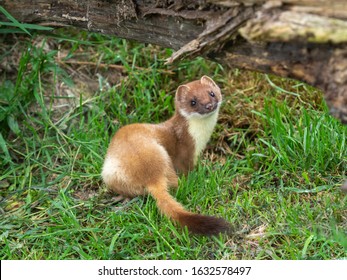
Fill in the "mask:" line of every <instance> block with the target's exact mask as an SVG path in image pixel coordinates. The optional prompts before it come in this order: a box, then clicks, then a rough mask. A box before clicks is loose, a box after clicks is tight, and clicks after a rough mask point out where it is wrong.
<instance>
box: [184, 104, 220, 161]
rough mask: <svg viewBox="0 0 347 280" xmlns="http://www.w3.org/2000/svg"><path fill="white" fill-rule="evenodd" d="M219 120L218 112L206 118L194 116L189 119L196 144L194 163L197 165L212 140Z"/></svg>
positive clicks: (190, 132) (190, 129)
mask: <svg viewBox="0 0 347 280" xmlns="http://www.w3.org/2000/svg"><path fill="white" fill-rule="evenodd" d="M217 118H218V110H216V111H215V112H214V113H213V114H211V115H209V116H206V117H202V116H201V115H194V116H190V117H189V118H188V131H189V134H190V135H191V136H192V138H193V139H194V142H195V153H194V163H196V161H197V159H198V156H199V155H200V153H201V152H202V150H203V149H205V147H206V144H207V142H208V141H209V140H210V137H211V134H212V132H213V129H214V127H215V125H216V123H217Z"/></svg>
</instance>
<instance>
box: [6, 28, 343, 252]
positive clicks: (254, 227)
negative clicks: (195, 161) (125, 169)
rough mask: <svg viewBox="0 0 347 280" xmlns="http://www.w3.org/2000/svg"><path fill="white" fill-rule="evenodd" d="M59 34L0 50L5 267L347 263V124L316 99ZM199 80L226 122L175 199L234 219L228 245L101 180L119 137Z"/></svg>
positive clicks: (299, 90)
mask: <svg viewBox="0 0 347 280" xmlns="http://www.w3.org/2000/svg"><path fill="white" fill-rule="evenodd" d="M67 34H68V35H67ZM20 36H21V35H20ZM52 37H53V36H51V38H47V37H46V38H43V37H41V36H37V35H33V37H31V38H28V37H25V36H24V35H23V37H20V38H16V37H11V36H10V35H4V36H3V38H2V41H1V42H0V45H1V47H2V49H3V50H4V51H5V52H3V53H7V54H9V53H11V54H12V55H13V57H14V59H13V61H18V63H17V64H16V63H14V64H13V65H9V66H12V68H14V69H15V71H12V72H11V71H2V72H0V73H1V84H0V122H1V126H0V212H1V219H0V257H1V259H342V258H347V237H346V233H347V232H346V228H347V210H346V202H347V197H346V196H345V195H344V194H343V193H342V192H341V191H340V190H339V186H340V185H341V184H342V182H343V181H344V180H345V179H346V171H347V148H346V147H347V143H346V134H347V127H346V126H343V125H341V124H340V123H339V122H338V121H337V120H335V119H334V118H332V117H331V116H329V114H328V113H327V109H326V108H325V104H324V102H323V101H322V98H321V94H320V93H319V92H317V90H315V89H313V88H311V87H308V86H307V85H304V84H302V83H299V82H295V81H289V80H285V79H279V78H276V77H268V76H264V75H260V74H255V73H250V72H245V71H241V70H233V71H229V70H227V69H223V68H222V67H221V66H220V65H217V64H215V63H211V62H208V61H205V60H203V59H202V58H198V59H195V60H192V61H182V62H180V63H179V64H176V65H172V66H164V63H163V62H164V59H165V58H166V57H167V56H168V55H170V53H171V51H170V50H166V49H161V48H158V47H153V46H150V45H149V46H144V45H142V44H137V43H134V42H127V41H124V40H120V39H116V38H110V37H105V36H101V35H98V34H88V33H85V32H77V31H74V30H66V29H65V30H62V31H58V32H56V33H55V34H54V38H52ZM11 40H12V41H11ZM16 40H23V41H24V42H25V46H24V47H20V46H19V45H18V44H17V45H16V44H12V43H15V42H16ZM9 42H12V43H9ZM21 46H23V45H22V44H21ZM16 56H17V57H16ZM1 59H2V61H6V59H8V57H5V56H2V57H1ZM8 61H12V60H7V62H8ZM83 62H88V63H92V64H85V63H84V64H83ZM105 64H107V65H108V64H109V65H111V66H109V67H106V66H105ZM112 65H113V66H114V65H116V66H120V67H118V68H117V67H112ZM203 74H206V75H209V76H211V77H213V79H214V80H215V81H216V82H217V83H218V84H219V85H220V86H221V88H222V91H223V95H224V103H223V106H222V111H221V115H220V120H219V123H218V126H217V128H216V131H215V133H214V135H213V137H212V141H211V142H210V144H209V146H208V148H207V150H206V151H205V153H204V155H203V157H202V160H201V161H199V165H198V166H197V167H196V169H195V170H194V171H193V172H191V173H190V174H189V175H188V176H186V177H181V178H180V181H179V185H180V188H179V189H178V190H177V191H173V195H175V196H176V198H177V200H179V201H180V202H181V203H182V204H183V205H185V206H186V208H188V209H190V210H191V211H193V212H199V213H204V214H210V215H216V216H222V217H224V218H225V219H227V220H229V221H230V222H231V223H232V224H233V226H234V229H235V234H234V235H233V236H231V237H228V236H218V237H210V238H208V237H203V236H193V235H190V234H189V233H188V232H187V231H186V230H185V229H181V228H179V227H177V226H176V225H175V224H173V223H172V222H171V221H170V220H168V219H167V218H166V217H163V216H161V215H160V213H159V211H158V209H157V207H156V205H155V202H154V200H153V199H152V198H150V197H147V198H143V197H139V198H135V199H133V200H131V201H129V202H126V203H124V202H116V201H114V200H113V199H112V198H114V196H115V195H114V194H111V193H109V192H107V191H106V189H105V186H104V184H103V182H102V180H101V177H100V170H101V166H102V163H103V157H104V154H105V152H106V149H107V146H108V144H109V141H110V139H111V136H112V134H113V133H114V132H115V131H116V130H117V129H118V128H119V127H120V126H121V125H125V124H128V123H134V122H155V123H157V122H160V121H162V120H165V119H167V118H168V117H169V116H170V115H171V114H172V113H173V111H174V108H173V97H174V93H175V89H176V88H177V86H178V85H179V84H181V83H184V82H187V81H190V80H194V79H197V78H199V77H200V76H201V75H203Z"/></svg>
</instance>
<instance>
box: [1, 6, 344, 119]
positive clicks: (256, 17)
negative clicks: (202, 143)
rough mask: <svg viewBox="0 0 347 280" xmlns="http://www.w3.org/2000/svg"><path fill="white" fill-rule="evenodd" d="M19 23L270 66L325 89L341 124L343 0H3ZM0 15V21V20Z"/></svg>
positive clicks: (268, 68)
mask: <svg viewBox="0 0 347 280" xmlns="http://www.w3.org/2000/svg"><path fill="white" fill-rule="evenodd" d="M1 5H2V6H3V7H4V8H5V9H6V10H8V11H9V12H10V13H11V14H12V15H13V16H14V17H15V18H16V19H18V20H19V21H21V22H27V23H36V24H43V25H51V26H65V25H68V26H75V27H78V28H83V29H87V30H89V31H93V32H100V33H105V34H112V35H115V36H118V37H122V38H126V39H134V40H137V41H140V42H145V43H152V44H157V45H160V46H164V47H169V48H172V49H174V50H176V52H175V53H174V55H173V56H172V57H171V58H169V61H170V62H173V61H174V60H176V59H180V58H181V57H193V56H197V55H201V56H205V57H208V58H210V59H214V60H216V61H218V62H220V63H221V64H224V65H227V66H229V67H238V68H245V69H249V70H254V71H261V72H265V73H273V74H276V75H279V76H282V77H289V78H294V79H298V80H301V81H304V82H306V83H309V84H311V85H313V86H316V87H318V88H320V89H322V90H323V91H324V94H325V99H326V101H327V104H328V106H329V108H330V111H331V113H332V114H333V115H334V116H336V117H338V118H340V119H341V121H342V122H344V123H347V31H346V30H347V28H346V26H347V7H346V6H347V5H346V1H345V0H331V1H325V0H271V1H266V0H205V1H193V0H132V1H125V0H113V1H111V0H110V1H102V0H88V1H87V0H60V1H56V0H32V1H20V0H2V1H1ZM4 19H5V18H4V16H1V15H0V20H4Z"/></svg>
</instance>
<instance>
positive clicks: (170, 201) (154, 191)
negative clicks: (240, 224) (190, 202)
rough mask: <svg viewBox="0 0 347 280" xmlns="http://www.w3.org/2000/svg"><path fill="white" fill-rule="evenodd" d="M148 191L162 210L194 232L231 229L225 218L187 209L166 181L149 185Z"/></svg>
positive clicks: (219, 231)
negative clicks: (170, 189) (173, 193)
mask: <svg viewBox="0 0 347 280" xmlns="http://www.w3.org/2000/svg"><path fill="white" fill-rule="evenodd" d="M147 189H148V192H149V193H150V194H151V195H152V196H153V197H154V199H155V200H156V202H157V205H158V208H159V209H160V211H161V212H162V213H163V214H164V215H166V216H168V217H170V218H171V219H173V220H175V221H177V222H178V223H179V224H180V225H181V226H186V227H187V228H188V230H189V231H190V232H192V233H196V234H203V235H214V234H218V233H228V232H230V231H231V228H230V224H229V223H228V222H226V221H225V220H224V219H221V218H216V217H213V216H205V215H199V214H194V213H191V212H188V211H186V210H185V209H184V208H183V206H182V205H181V204H179V203H178V202H177V201H176V200H175V199H174V198H173V197H172V196H171V195H170V194H169V192H168V191H167V187H166V182H165V183H164V182H162V183H159V184H153V185H150V186H147Z"/></svg>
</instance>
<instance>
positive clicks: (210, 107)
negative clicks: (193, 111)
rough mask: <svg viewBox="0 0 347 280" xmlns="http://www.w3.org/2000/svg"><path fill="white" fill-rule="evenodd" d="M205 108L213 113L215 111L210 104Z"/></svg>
mask: <svg viewBox="0 0 347 280" xmlns="http://www.w3.org/2000/svg"><path fill="white" fill-rule="evenodd" d="M205 108H206V109H207V110H209V111H212V110H213V104H212V103H208V104H206V105H205Z"/></svg>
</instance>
